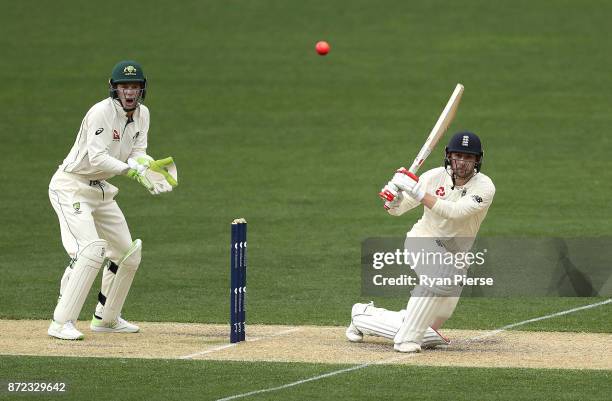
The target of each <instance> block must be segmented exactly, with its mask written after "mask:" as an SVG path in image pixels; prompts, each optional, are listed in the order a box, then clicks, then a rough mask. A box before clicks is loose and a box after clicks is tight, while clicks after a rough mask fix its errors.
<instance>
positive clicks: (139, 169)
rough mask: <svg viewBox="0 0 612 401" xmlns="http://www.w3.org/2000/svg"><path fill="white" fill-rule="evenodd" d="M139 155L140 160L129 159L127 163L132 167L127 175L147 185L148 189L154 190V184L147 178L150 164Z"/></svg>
mask: <svg viewBox="0 0 612 401" xmlns="http://www.w3.org/2000/svg"><path fill="white" fill-rule="evenodd" d="M140 159H144V158H141V157H139V158H138V160H135V159H131V158H130V159H128V161H127V164H128V166H130V169H129V170H128V171H127V173H126V174H125V175H127V176H128V177H130V178H131V179H133V180H134V181H136V182H137V183H139V184H140V185H142V186H143V187H145V188H146V189H147V190H149V192H150V191H152V190H153V184H152V183H151V181H150V180H149V179H148V178H147V175H146V173H147V170H148V169H149V164H148V162H146V159H144V160H140Z"/></svg>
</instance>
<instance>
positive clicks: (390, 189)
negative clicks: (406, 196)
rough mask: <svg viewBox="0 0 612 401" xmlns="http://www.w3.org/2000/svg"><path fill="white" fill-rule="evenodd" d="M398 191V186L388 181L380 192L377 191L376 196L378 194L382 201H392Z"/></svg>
mask: <svg viewBox="0 0 612 401" xmlns="http://www.w3.org/2000/svg"><path fill="white" fill-rule="evenodd" d="M399 192H400V190H399V188H398V187H397V186H395V184H394V183H392V182H391V181H389V182H388V183H387V185H385V186H384V187H383V188H382V189H381V190H380V192H379V193H378V196H380V199H382V200H384V201H388V202H391V201H393V199H395V197H396V196H397V195H398V194H399Z"/></svg>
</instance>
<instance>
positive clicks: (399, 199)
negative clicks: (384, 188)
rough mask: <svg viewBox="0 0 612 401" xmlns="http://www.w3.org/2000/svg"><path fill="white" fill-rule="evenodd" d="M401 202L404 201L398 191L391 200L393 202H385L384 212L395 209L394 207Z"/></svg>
mask: <svg viewBox="0 0 612 401" xmlns="http://www.w3.org/2000/svg"><path fill="white" fill-rule="evenodd" d="M403 200H404V195H402V192H401V191H400V192H398V193H397V195H396V196H395V197H394V198H393V200H390V201H388V200H386V201H385V204H384V205H383V207H384V208H385V210H389V209H395V208H396V207H399V205H400V204H401V203H402V201H403Z"/></svg>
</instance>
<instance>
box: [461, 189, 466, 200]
mask: <svg viewBox="0 0 612 401" xmlns="http://www.w3.org/2000/svg"><path fill="white" fill-rule="evenodd" d="M465 194H467V189H466V188H463V191H461V197H462V198H463V197H464V196H465Z"/></svg>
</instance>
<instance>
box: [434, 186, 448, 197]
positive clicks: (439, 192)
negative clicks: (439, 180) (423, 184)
mask: <svg viewBox="0 0 612 401" xmlns="http://www.w3.org/2000/svg"><path fill="white" fill-rule="evenodd" d="M436 195H438V196H439V197H440V198H442V197H444V195H446V192H444V187H440V188H438V189H436Z"/></svg>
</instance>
